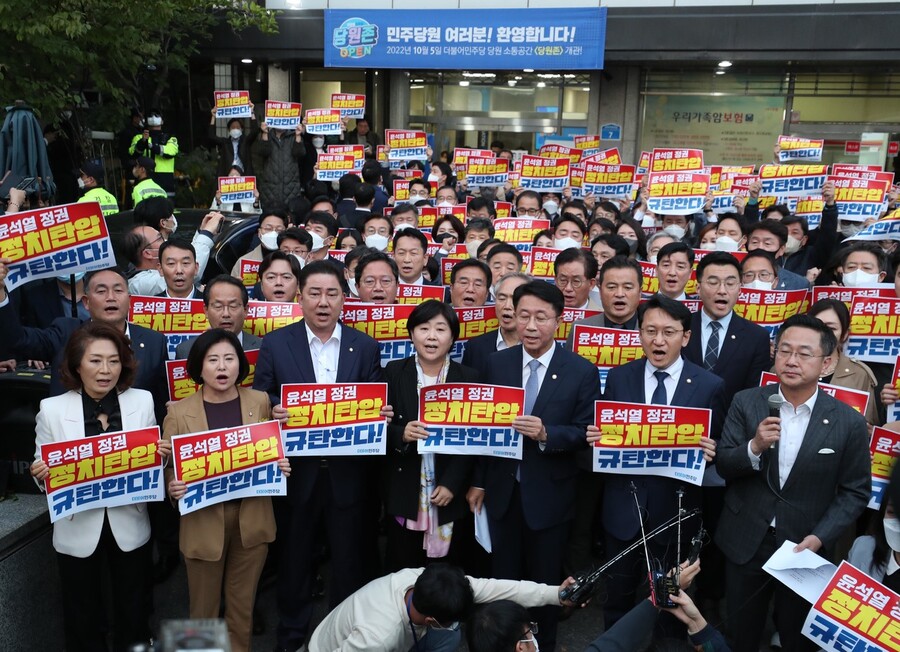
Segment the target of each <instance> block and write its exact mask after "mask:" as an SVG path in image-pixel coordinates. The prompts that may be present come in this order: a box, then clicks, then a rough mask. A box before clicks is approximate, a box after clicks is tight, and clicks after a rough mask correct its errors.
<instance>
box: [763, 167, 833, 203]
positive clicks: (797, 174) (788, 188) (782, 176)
mask: <svg viewBox="0 0 900 652" xmlns="http://www.w3.org/2000/svg"><path fill="white" fill-rule="evenodd" d="M827 176H828V166H827V165H802V164H801V165H761V166H760V168H759V180H760V183H762V190H761V194H763V195H772V196H775V197H806V196H809V195H816V194H821V193H822V186H823V185H825V180H826V179H827Z"/></svg>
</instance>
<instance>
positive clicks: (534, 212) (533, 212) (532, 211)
mask: <svg viewBox="0 0 900 652" xmlns="http://www.w3.org/2000/svg"><path fill="white" fill-rule="evenodd" d="M541 212H542V211H541V209H540V208H517V209H516V215H527V216H528V217H537V216H538V215H540V214H541Z"/></svg>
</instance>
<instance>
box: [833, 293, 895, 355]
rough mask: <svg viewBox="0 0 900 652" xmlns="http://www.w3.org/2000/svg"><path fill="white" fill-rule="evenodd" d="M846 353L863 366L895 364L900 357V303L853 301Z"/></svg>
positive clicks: (857, 298) (874, 299) (865, 298)
mask: <svg viewBox="0 0 900 652" xmlns="http://www.w3.org/2000/svg"><path fill="white" fill-rule="evenodd" d="M844 352H845V353H846V354H847V355H848V356H850V357H851V358H856V359H857V360H862V361H863V362H881V363H885V364H891V365H892V364H894V363H895V362H896V360H897V356H898V355H900V299H887V298H874V297H862V296H855V297H853V302H852V303H851V304H850V339H849V340H847V344H846V346H845V349H844Z"/></svg>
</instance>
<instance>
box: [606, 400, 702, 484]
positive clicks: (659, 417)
mask: <svg viewBox="0 0 900 652" xmlns="http://www.w3.org/2000/svg"><path fill="white" fill-rule="evenodd" d="M594 406H595V407H594V419H595V425H596V426H597V427H598V428H599V429H600V440H599V441H597V442H596V443H595V444H594V449H593V461H594V464H593V468H594V471H595V472H598V473H621V474H625V475H658V476H662V477H665V478H674V479H676V480H683V481H685V482H690V483H691V484H695V485H699V484H700V483H701V482H702V481H703V472H704V470H705V469H706V461H705V460H704V459H703V449H702V448H701V446H700V439H701V438H702V437H709V429H710V422H711V419H712V410H708V409H706V408H686V407H675V406H665V405H644V404H643V403H622V402H618V401H596V402H595V403H594Z"/></svg>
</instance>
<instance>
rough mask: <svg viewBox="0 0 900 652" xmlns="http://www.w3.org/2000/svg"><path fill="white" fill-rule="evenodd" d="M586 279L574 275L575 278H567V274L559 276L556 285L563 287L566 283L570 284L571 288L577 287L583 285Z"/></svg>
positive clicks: (575, 288)
mask: <svg viewBox="0 0 900 652" xmlns="http://www.w3.org/2000/svg"><path fill="white" fill-rule="evenodd" d="M585 282H586V279H584V278H582V277H580V276H576V277H575V278H569V277H568V276H560V277H559V278H557V279H556V287H558V288H564V287H566V286H568V285H571V286H572V289H573V290H577V289H579V288H580V287H581V286H582V285H584V284H585Z"/></svg>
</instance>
